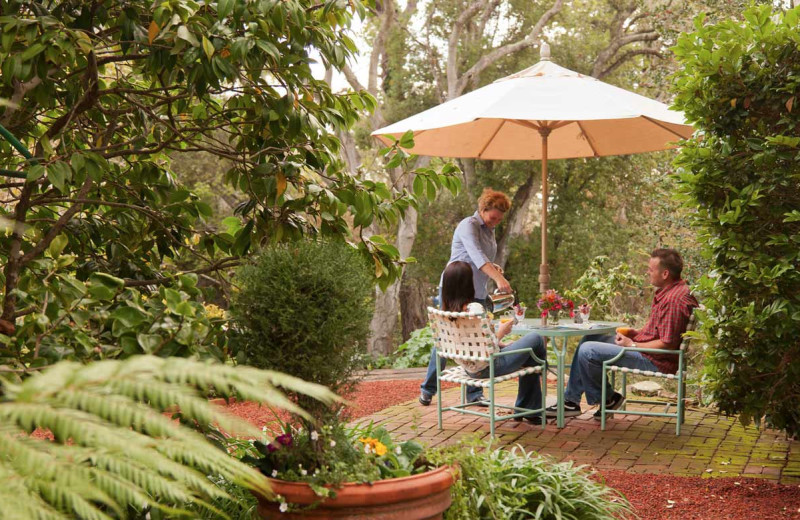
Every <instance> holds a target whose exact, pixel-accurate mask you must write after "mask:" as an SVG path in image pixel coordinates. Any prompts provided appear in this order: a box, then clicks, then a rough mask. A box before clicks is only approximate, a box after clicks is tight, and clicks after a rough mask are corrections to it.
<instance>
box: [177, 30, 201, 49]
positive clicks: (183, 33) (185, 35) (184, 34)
mask: <svg viewBox="0 0 800 520" xmlns="http://www.w3.org/2000/svg"><path fill="white" fill-rule="evenodd" d="M176 35H177V36H178V38H180V39H181V40H184V41H186V42H189V43H190V44H191V45H192V47H199V46H200V42H198V41H197V38H195V36H194V34H192V33H191V32H189V29H188V28H187V27H186V26H185V25H181V26H180V27H178V31H177V33H176Z"/></svg>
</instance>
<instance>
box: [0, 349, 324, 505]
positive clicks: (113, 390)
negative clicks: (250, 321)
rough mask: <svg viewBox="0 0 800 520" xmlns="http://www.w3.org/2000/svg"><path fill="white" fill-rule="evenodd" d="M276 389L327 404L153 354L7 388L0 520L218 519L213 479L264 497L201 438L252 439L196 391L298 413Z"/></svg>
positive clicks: (296, 383)
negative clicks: (39, 433) (194, 515)
mask: <svg viewBox="0 0 800 520" xmlns="http://www.w3.org/2000/svg"><path fill="white" fill-rule="evenodd" d="M281 389H285V390H290V391H292V392H295V393H302V394H304V395H309V396H313V397H314V398H317V399H322V400H323V401H325V402H328V403H330V402H332V401H333V400H334V399H335V398H336V397H335V396H334V394H332V393H331V392H330V391H329V390H327V389H326V388H324V387H322V386H320V385H315V384H311V383H306V382H303V381H300V380H298V379H296V378H292V377H289V376H286V375H284V374H280V373H276V372H270V371H262V370H257V369H254V368H249V367H236V368H234V367H230V366H225V365H220V364H215V363H203V362H198V361H191V360H187V359H182V358H158V357H154V356H137V357H133V358H131V359H129V360H125V361H111V360H107V361H102V362H95V363H90V364H88V365H81V364H78V363H75V362H68V361H64V362H61V363H58V364H56V365H53V366H52V367H49V368H48V369H47V370H45V371H43V372H42V373H40V374H37V375H35V376H32V377H29V378H27V379H26V380H25V381H24V382H23V383H21V384H16V383H11V382H8V381H4V382H3V383H2V387H0V396H2V397H0V425H2V426H0V475H2V478H3V482H4V485H3V486H2V487H0V516H2V517H3V518H8V519H21V520H22V519H26V520H27V519H30V518H52V519H62V518H63V519H66V518H80V519H90V518H91V519H102V518H126V517H136V516H137V515H139V514H141V515H145V514H148V513H152V514H153V515H164V516H171V517H176V516H181V515H187V514H190V513H189V511H188V509H189V508H193V509H194V510H195V511H200V510H202V511H203V512H204V514H206V515H209V516H211V517H224V515H223V514H221V512H220V511H219V510H218V509H217V508H216V507H215V506H214V505H212V502H213V501H219V500H225V499H226V498H228V496H229V495H228V494H227V493H225V491H224V490H223V489H222V488H221V487H219V486H217V485H216V482H215V481H227V482H230V483H233V484H235V485H237V486H239V487H240V488H243V489H250V490H259V491H260V492H262V493H265V494H269V492H270V491H269V487H268V485H267V483H266V480H265V479H264V478H263V476H262V475H261V474H260V473H258V472H257V471H255V470H254V469H253V468H252V467H250V466H248V465H246V464H243V463H241V462H239V461H238V460H237V459H235V458H232V457H230V456H229V455H228V453H226V451H225V450H224V449H220V446H219V445H218V444H214V443H212V442H209V439H208V438H207V437H206V435H209V436H211V437H215V438H217V439H219V438H220V435H219V432H220V430H219V428H221V429H223V430H227V431H228V432H238V433H239V434H248V433H250V434H252V435H257V434H258V433H259V431H258V430H257V429H256V428H255V427H253V426H252V425H250V424H248V423H246V422H243V421H240V420H238V419H237V418H235V417H234V416H230V415H227V414H224V413H222V410H221V409H219V408H217V407H215V406H213V405H211V404H210V403H209V402H208V400H207V399H206V398H205V394H207V393H208V392H210V391H213V392H215V393H216V394H218V395H222V396H226V397H237V398H239V399H248V400H251V401H254V402H259V403H263V404H267V405H271V406H275V407H280V408H285V409H287V410H290V411H292V412H294V413H296V414H299V415H305V412H303V411H302V410H300V409H299V408H298V407H297V406H296V404H294V403H293V402H292V401H291V400H289V399H287V398H286V397H285V396H284V395H283V393H282V392H281ZM168 411H172V412H174V413H176V414H177V415H176V417H178V418H179V419H180V422H174V421H173V420H171V418H170V417H169V416H168V415H166V414H165V412H168ZM35 428H43V429H47V430H49V431H50V432H52V434H53V440H52V441H51V440H47V439H41V438H38V437H32V436H29V435H27V434H30V433H31V432H32V431H33V430H34V429H35ZM204 434H205V435H204ZM209 475H210V476H212V477H213V480H209V478H208V476H209Z"/></svg>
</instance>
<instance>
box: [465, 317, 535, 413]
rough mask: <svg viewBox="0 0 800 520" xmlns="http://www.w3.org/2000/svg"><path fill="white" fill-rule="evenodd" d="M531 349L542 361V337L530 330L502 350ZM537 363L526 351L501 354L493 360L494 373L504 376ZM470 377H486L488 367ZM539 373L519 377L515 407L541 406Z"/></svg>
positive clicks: (532, 408) (532, 407) (531, 407)
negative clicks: (507, 354)
mask: <svg viewBox="0 0 800 520" xmlns="http://www.w3.org/2000/svg"><path fill="white" fill-rule="evenodd" d="M528 348H529V349H533V353H534V354H536V357H538V358H539V359H541V360H542V361H544V360H545V359H546V358H547V347H546V345H545V342H544V339H542V337H541V336H540V335H538V334H536V333H535V332H531V333H529V334H527V335H525V336H523V337H521V338H520V339H518V340H517V341H515V342H514V343H512V344H511V345H509V346H507V347H505V348H504V349H503V352H512V351H514V350H523V349H528ZM535 366H539V363H537V362H536V360H535V359H533V358H532V357H531V355H530V353H528V352H520V353H519V354H515V355H512V356H502V357H499V358H496V359H495V360H494V375H495V377H497V376H504V375H506V374H510V373H511V372H515V371H517V370H519V369H520V368H522V367H535ZM470 375H471V376H472V377H479V378H481V379H486V378H488V377H489V367H486V368H484V369H483V370H481V371H480V372H479V373H477V374H470ZM539 381H540V379H539V374H525V375H524V376H520V378H519V387H518V389H517V402H516V404H515V406H516V407H517V408H528V409H529V410H535V409H536V408H540V407H541V406H542V387H541V384H540V382H539Z"/></svg>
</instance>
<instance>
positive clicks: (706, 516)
mask: <svg viewBox="0 0 800 520" xmlns="http://www.w3.org/2000/svg"><path fill="white" fill-rule="evenodd" d="M600 473H601V474H602V475H603V477H604V478H605V481H606V484H608V485H609V486H611V487H613V488H614V489H616V490H618V491H620V492H621V493H622V494H623V495H625V497H626V498H627V499H628V500H629V501H630V503H631V504H632V505H633V506H634V508H636V512H637V513H638V514H639V516H641V517H642V518H643V519H646V520H651V519H652V520H673V519H674V520H678V519H680V520H722V519H731V520H744V519H750V518H754V519H758V520H777V519H785V518H800V486H789V485H781V484H775V483H774V482H770V481H767V480H763V479H757V478H708V479H704V478H697V477H676V476H671V475H647V474H641V473H639V474H634V473H625V472H624V471H602V472H600Z"/></svg>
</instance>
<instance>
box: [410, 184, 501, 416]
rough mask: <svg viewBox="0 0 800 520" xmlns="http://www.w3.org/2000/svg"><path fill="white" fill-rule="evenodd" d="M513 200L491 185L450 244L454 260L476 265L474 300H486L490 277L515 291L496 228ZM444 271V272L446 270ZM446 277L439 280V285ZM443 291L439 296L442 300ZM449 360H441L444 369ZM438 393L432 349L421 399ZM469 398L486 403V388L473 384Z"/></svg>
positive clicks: (425, 400)
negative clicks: (499, 260) (502, 259)
mask: <svg viewBox="0 0 800 520" xmlns="http://www.w3.org/2000/svg"><path fill="white" fill-rule="evenodd" d="M510 207H511V200H509V198H508V196H507V195H506V194H505V193H503V192H501V191H495V190H493V189H491V188H485V189H484V190H483V193H482V194H481V196H480V198H479V199H478V211H476V212H475V213H474V214H473V215H470V216H469V217H467V218H465V219H464V220H462V221H461V222H459V224H458V226H457V227H456V230H455V232H454V233H453V243H452V246H451V247H450V260H449V261H448V262H447V265H450V264H452V263H453V262H466V263H467V264H469V266H470V267H471V268H472V282H473V286H474V287H475V293H474V296H473V298H474V301H476V302H478V303H481V304H483V303H485V301H486V299H487V296H488V291H487V289H486V284H487V282H488V281H489V279H492V280H494V282H495V284H496V285H497V289H498V290H499V291H500V292H511V284H509V283H508V280H506V278H505V276H503V270H502V269H501V268H500V266H499V265H497V264H495V263H494V259H495V256H496V255H497V240H496V239H495V235H494V228H495V227H496V226H497V225H498V224H499V223H500V222H501V221H502V220H503V217H504V216H505V214H506V212H507V211H508V209H509V208H510ZM443 275H444V273H443ZM441 286H442V280H441V279H440V281H439V287H441ZM441 296H442V295H441V294H440V295H439V300H440V301H441ZM445 364H446V360H444V359H442V360H441V365H442V370H444V367H445ZM434 395H436V353H435V352H434V350H433V349H431V359H430V362H429V363H428V373H427V374H425V380H424V381H423V382H422V384H421V385H420V395H419V402H420V403H421V404H422V405H423V406H428V405H429V404H431V399H433V396H434ZM467 401H469V402H470V403H475V404H478V405H481V406H486V402H485V401H484V400H483V389H481V388H475V387H470V388H469V390H468V392H467Z"/></svg>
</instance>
